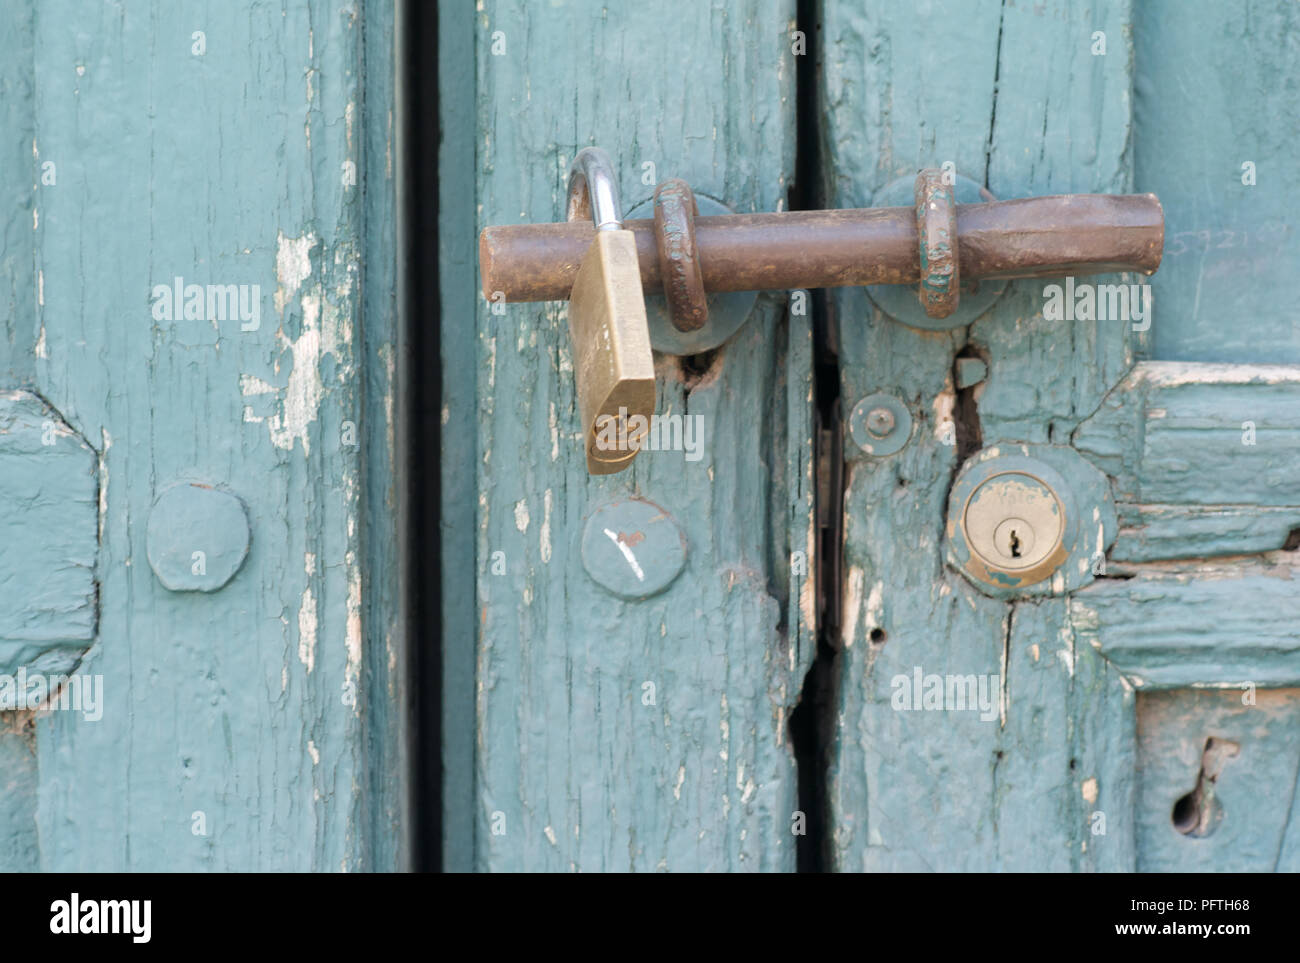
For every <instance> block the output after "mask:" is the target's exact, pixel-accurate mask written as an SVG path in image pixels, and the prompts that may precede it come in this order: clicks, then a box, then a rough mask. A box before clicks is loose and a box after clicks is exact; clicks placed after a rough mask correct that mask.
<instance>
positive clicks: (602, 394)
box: [569, 230, 655, 475]
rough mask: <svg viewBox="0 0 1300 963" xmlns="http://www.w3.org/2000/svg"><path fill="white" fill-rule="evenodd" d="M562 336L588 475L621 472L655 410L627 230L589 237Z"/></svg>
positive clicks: (635, 266) (647, 338) (638, 277)
mask: <svg viewBox="0 0 1300 963" xmlns="http://www.w3.org/2000/svg"><path fill="white" fill-rule="evenodd" d="M569 338H570V343H571V345H572V347H573V368H574V380H575V381H576V382H577V387H578V411H579V414H580V417H581V419H582V421H581V424H582V426H583V434H584V438H585V442H586V450H587V470H588V471H589V472H590V473H591V474H593V475H607V474H612V473H613V472H618V471H622V470H623V469H624V468H626V467H628V465H630V464H631V463H632V459H633V458H634V457H635V456H636V453H637V451H638V450H639V449H640V446H641V443H642V442H643V441H644V439H645V433H646V431H648V429H649V426H650V419H651V418H652V417H653V416H654V408H655V372H654V359H653V357H652V356H651V353H650V328H649V325H648V324H647V322H646V313H645V299H644V297H643V295H642V292H641V268H640V265H639V263H638V262H637V254H636V239H635V237H634V235H633V234H632V232H631V231H625V230H619V231H597V232H596V233H595V237H594V240H593V241H592V243H591V247H590V248H589V249H588V250H587V254H586V256H585V257H583V259H582V264H581V265H580V266H579V267H578V274H577V277H576V278H575V280H574V282H573V291H572V293H571V295H570V297H569ZM636 416H640V417H639V418H638V417H636Z"/></svg>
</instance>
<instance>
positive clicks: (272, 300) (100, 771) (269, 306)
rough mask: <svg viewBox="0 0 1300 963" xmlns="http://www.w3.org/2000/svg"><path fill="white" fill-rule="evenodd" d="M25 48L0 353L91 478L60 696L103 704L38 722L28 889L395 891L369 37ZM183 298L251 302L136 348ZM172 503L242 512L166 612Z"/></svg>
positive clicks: (303, 10)
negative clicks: (182, 491)
mask: <svg viewBox="0 0 1300 963" xmlns="http://www.w3.org/2000/svg"><path fill="white" fill-rule="evenodd" d="M33 30H34V32H33V38H34V41H33V49H34V62H35V72H34V76H35V84H34V115H35V152H36V157H37V159H38V160H41V161H43V160H51V161H54V162H55V163H56V164H57V166H58V180H57V184H56V185H54V186H49V187H43V188H40V189H38V192H37V194H36V201H35V208H36V215H37V217H38V220H37V222H36V223H37V228H36V230H35V232H34V236H35V271H36V278H37V283H36V285H35V287H36V291H37V296H36V298H35V299H34V300H33V301H32V302H31V303H30V304H29V310H28V311H27V312H26V313H25V314H24V315H23V316H22V317H21V318H20V323H21V324H25V325H26V328H25V330H24V331H23V333H22V335H21V336H20V337H19V338H16V339H15V340H17V341H21V340H24V339H26V340H28V341H30V342H31V343H33V344H36V345H38V346H39V349H38V350H36V352H35V358H34V371H35V380H36V383H37V385H38V387H39V390H40V391H41V393H42V394H43V396H44V397H46V398H47V399H49V400H50V402H51V403H52V404H53V405H54V406H55V407H56V408H57V409H58V410H59V411H60V412H62V414H63V415H64V417H66V418H67V419H68V421H69V422H70V423H71V424H73V425H74V426H75V427H76V428H77V429H78V430H79V431H80V432H81V433H82V434H83V435H84V436H85V437H86V438H88V439H89V440H90V441H91V443H92V444H93V445H94V446H96V448H97V449H98V450H99V453H100V457H101V465H102V467H101V474H100V491H101V509H100V511H101V524H102V535H101V549H100V562H99V570H98V572H97V578H98V581H99V587H100V613H99V631H98V640H97V642H96V644H95V645H94V647H93V648H92V649H91V651H90V652H89V654H88V655H87V657H86V658H85V660H84V662H83V669H82V671H84V672H87V673H97V674H102V675H103V676H104V693H105V702H106V705H105V709H104V716H103V720H102V721H100V722H98V723H94V724H91V723H87V722H84V721H82V720H80V719H79V718H78V717H77V716H75V715H74V714H71V713H60V712H56V713H53V714H51V715H49V716H47V717H45V718H42V719H40V720H39V721H38V724H37V732H36V748H37V753H38V758H39V771H40V782H39V805H38V822H39V828H40V841H41V866H42V868H45V869H50V870H107V869H133V870H199V869H207V870H237V869H243V870H247V869H280V870H307V869H316V870H341V869H342V870H346V869H359V868H394V867H398V866H400V865H402V862H403V858H404V857H403V851H404V849H405V846H404V842H403V840H402V834H403V827H402V818H401V811H400V810H401V805H402V799H403V796H404V789H403V785H404V781H405V780H404V771H403V769H404V766H403V762H402V760H401V737H400V725H401V723H400V705H401V702H400V693H399V690H398V688H397V681H396V678H397V673H398V672H399V671H400V666H401V652H402V639H401V637H400V634H399V632H398V627H397V624H396V621H395V618H396V610H395V608H394V606H393V604H392V602H393V598H394V596H395V591H396V588H395V586H396V580H395V571H394V566H395V559H396V555H395V552H396V548H395V544H396V542H395V538H394V522H393V501H392V499H393V494H394V490H393V473H394V466H393V461H392V459H393V454H394V449H393V441H392V431H393V424H392V422H391V415H390V411H391V406H390V402H391V398H392V392H393V390H394V386H393V383H392V377H391V373H392V370H393V369H392V361H393V358H392V345H391V340H392V335H393V331H394V323H395V322H394V317H395V315H394V305H393V301H392V286H393V281H392V269H391V262H392V261H393V259H394V256H395V247H394V237H395V235H394V228H393V224H392V217H393V206H392V205H393V200H392V174H391V168H390V158H391V151H392V149H393V144H392V141H391V137H392V127H391V101H392V84H391V80H390V79H389V78H388V75H389V74H391V70H392V60H391V46H392V40H391V37H392V24H391V13H390V12H389V11H387V10H386V9H385V7H384V5H382V4H375V5H373V6H372V5H370V4H366V5H364V6H363V5H361V4H358V3H347V2H338V0H329V2H326V0H322V2H313V3H310V4H296V5H289V6H286V7H284V8H283V9H281V8H279V7H268V6H263V5H256V4H254V5H248V4H233V5H210V4H190V3H186V4H163V5H153V6H142V5H135V4H129V5H128V4H103V5H96V6H94V7H92V8H89V9H88V8H86V7H85V6H84V5H81V4H77V3H70V2H68V3H64V2H54V3H43V4H41V5H40V6H39V9H38V10H37V11H36V14H35V18H34V27H33ZM195 31H202V32H203V34H204V42H205V44H206V49H205V50H203V51H202V52H196V51H195V48H194V44H195V43H196V38H195V37H194V33H195ZM367 78H370V79H371V80H372V81H373V83H368V81H367ZM347 163H352V164H355V165H356V168H357V172H356V176H355V178H350V177H349V176H348V171H347V168H346V167H345V164H347ZM29 216H31V215H30V212H29ZM176 276H182V277H184V278H185V281H186V283H197V284H208V283H214V284H250V285H251V284H257V285H259V286H260V292H261V301H260V304H261V324H260V327H258V328H257V329H256V330H241V325H240V323H239V321H238V320H235V321H234V322H230V321H207V320H188V321H187V320H183V319H180V320H168V319H159V318H157V317H156V316H155V315H154V313H153V311H152V297H151V295H152V290H153V286H154V285H156V284H160V283H161V284H168V283H171V279H172V278H174V277H176ZM177 480H185V481H194V482H200V483H203V484H210V485H214V486H217V487H219V488H223V489H226V490H228V491H230V492H233V493H234V494H236V495H238V496H239V497H240V498H241V499H242V500H243V502H244V504H245V506H246V508H247V511H248V515H249V519H250V523H251V528H252V544H251V549H250V552H249V556H248V559H247V560H246V562H245V563H244V567H243V569H242V570H241V571H240V572H239V574H238V575H237V576H236V577H235V578H234V580H233V581H232V582H231V583H230V584H229V585H227V586H226V587H225V588H224V589H222V590H221V591H219V592H216V593H214V594H198V593H172V592H168V591H167V590H165V589H164V588H163V587H162V586H161V585H160V584H159V583H158V582H157V580H156V579H155V578H154V576H153V574H152V572H151V571H150V568H149V564H148V561H147V560H146V558H145V551H144V531H145V525H146V522H147V520H148V518H149V512H150V506H151V504H152V502H153V499H154V497H155V496H156V494H157V493H158V492H159V491H160V490H161V489H162V488H164V487H166V486H167V485H169V484H171V483H173V482H174V481H177ZM200 813H201V814H202V817H200V816H198V815H197V814H200ZM200 822H205V823H206V835H204V834H199V833H197V830H198V829H199V828H200Z"/></svg>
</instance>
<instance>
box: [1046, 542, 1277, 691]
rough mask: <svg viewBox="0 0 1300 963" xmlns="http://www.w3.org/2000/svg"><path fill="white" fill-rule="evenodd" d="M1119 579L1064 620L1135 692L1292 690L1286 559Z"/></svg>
mask: <svg viewBox="0 0 1300 963" xmlns="http://www.w3.org/2000/svg"><path fill="white" fill-rule="evenodd" d="M1121 572H1123V573H1133V574H1131V576H1130V577H1127V578H1119V579H1115V578H1107V579H1100V580H1098V581H1097V582H1095V583H1093V584H1092V585H1090V586H1088V587H1087V588H1085V589H1083V590H1082V591H1080V592H1077V593H1075V595H1074V597H1073V599H1072V600H1071V618H1072V620H1073V623H1074V627H1075V632H1076V633H1077V634H1078V636H1079V638H1080V639H1081V640H1082V641H1083V642H1084V643H1086V644H1088V645H1091V646H1093V647H1094V648H1096V649H1098V650H1099V651H1100V652H1101V653H1102V655H1104V656H1105V657H1106V658H1107V659H1108V660H1109V661H1110V662H1111V663H1112V664H1113V665H1114V666H1115V667H1116V668H1117V669H1119V671H1121V672H1123V673H1124V674H1125V675H1126V676H1128V677H1129V679H1130V680H1131V681H1132V683H1133V685H1135V686H1138V687H1139V688H1158V689H1169V688H1179V687H1183V686H1240V685H1242V684H1245V683H1254V684H1255V685H1258V686H1281V685H1300V628H1298V627H1297V621H1296V601H1295V600H1296V594H1297V589H1296V586H1297V578H1300V567H1298V566H1297V565H1296V562H1295V559H1294V558H1293V557H1292V556H1291V553H1289V552H1277V553H1272V554H1271V555H1266V556H1263V557H1261V558H1252V559H1232V560H1224V561H1222V562H1219V563H1217V564H1215V563H1206V562H1188V563H1185V564H1183V565H1143V566H1134V567H1132V568H1131V569H1129V568H1125V569H1121Z"/></svg>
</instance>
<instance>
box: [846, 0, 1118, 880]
mask: <svg viewBox="0 0 1300 963" xmlns="http://www.w3.org/2000/svg"><path fill="white" fill-rule="evenodd" d="M825 9H826V23H825V44H826V48H825V60H826V67H825V89H824V91H823V95H822V96H823V103H824V104H825V106H826V110H827V114H826V116H827V123H828V125H829V130H828V136H827V143H828V145H829V152H828V164H829V171H828V173H829V175H830V184H831V187H832V192H831V193H832V196H831V201H832V204H833V205H834V206H839V207H849V206H865V205H868V204H870V202H871V198H872V195H873V193H874V192H875V191H876V190H877V189H879V188H880V187H882V186H883V185H885V184H887V183H889V182H890V181H892V180H894V179H895V178H897V177H901V176H910V175H912V174H914V173H915V172H916V170H917V169H918V168H920V167H939V166H941V165H942V164H944V163H945V162H948V161H951V162H952V163H954V164H955V165H956V170H957V172H958V173H961V174H964V175H966V176H968V177H970V178H972V179H973V180H975V181H977V182H983V183H985V184H986V185H987V186H988V187H989V189H991V190H992V192H993V193H994V194H995V195H997V196H999V197H1003V198H1011V197H1021V196H1026V195H1031V194H1049V193H1057V192H1067V191H1122V190H1123V189H1125V187H1126V186H1127V184H1128V178H1129V173H1128V171H1129V163H1130V162H1129V158H1128V153H1127V147H1128V141H1129V135H1130V119H1129V100H1130V98H1129V75H1128V65H1129V62H1130V59H1129V53H1128V47H1127V44H1128V40H1127V39H1126V38H1127V36H1128V30H1129V18H1128V8H1127V5H1126V4H1115V5H1108V6H1106V7H1104V8H1100V9H1098V8H1095V7H1094V6H1092V5H1086V4H1082V3H1069V2H1064V3H1051V4H1029V3H1014V2H1011V0H1007V2H1006V3H1005V4H999V3H996V2H989V3H971V4H962V5H957V6H952V5H947V4H942V5H941V4H937V3H922V4H920V5H919V7H917V8H916V9H904V8H901V7H900V8H897V9H895V8H893V7H891V6H886V5H871V6H870V7H869V8H868V9H867V10H863V9H862V8H861V5H860V4H856V3H851V2H848V0H828V2H827V3H826V5H825ZM1095 30H1104V31H1105V32H1106V35H1107V38H1108V42H1109V52H1108V53H1107V55H1106V56H1104V57H1093V56H1092V55H1091V54H1090V45H1091V35H1092V33H1093V31H1095ZM956 51H960V55H957V54H956ZM834 304H835V308H836V317H837V322H838V326H839V332H840V339H841V344H842V348H841V383H842V391H843V399H844V406H845V410H846V411H848V410H849V409H850V408H851V407H852V406H853V405H854V404H855V403H856V401H857V400H858V399H859V398H862V397H863V396H865V395H867V394H871V393H874V392H880V391H884V392H889V393H892V394H895V395H897V396H898V397H900V398H901V399H902V400H903V401H904V402H905V403H907V404H908V405H909V406H910V407H911V408H912V411H913V415H914V417H915V418H916V420H917V428H916V430H915V432H914V435H913V438H912V441H911V442H910V444H909V445H908V446H907V447H906V448H905V449H903V451H902V452H900V453H899V454H897V455H895V456H893V457H889V458H883V459H874V460H873V459H871V458H868V457H865V456H863V455H862V454H861V453H860V452H858V451H857V450H856V449H853V448H852V446H849V449H850V450H849V451H848V456H847V457H848V482H847V491H846V494H845V499H846V500H845V508H846V518H847V526H846V533H845V545H844V552H845V578H846V584H845V612H844V619H843V625H844V629H843V633H844V634H843V638H842V640H841V654H840V661H841V670H842V671H841V675H842V682H841V686H840V692H839V700H838V713H837V723H838V725H837V740H836V744H835V746H834V747H833V751H832V763H831V770H830V779H831V783H830V787H829V791H830V797H831V800H832V809H833V811H832V816H831V818H832V822H833V825H834V827H835V828H834V840H833V851H834V856H835V860H836V865H837V868H839V869H842V870H872V871H879V870H899V869H907V870H917V869H930V870H986V871H987V870H990V869H1029V868H1034V869H1044V868H1052V869H1071V868H1084V867H1088V866H1109V867H1111V868H1120V867H1123V866H1125V865H1131V863H1132V859H1133V845H1132V839H1133V832H1132V827H1131V825H1128V826H1126V825H1125V820H1130V821H1131V806H1130V800H1131V796H1132V779H1133V774H1132V768H1131V766H1129V767H1128V768H1127V769H1125V768H1124V766H1125V763H1126V760H1128V759H1131V758H1132V750H1131V740H1132V736H1131V731H1130V730H1131V725H1130V728H1129V730H1125V728H1124V727H1125V725H1126V722H1125V714H1124V708H1125V706H1126V705H1128V706H1131V700H1128V699H1127V696H1126V694H1125V692H1124V689H1123V686H1122V683H1121V681H1120V679H1119V677H1118V674H1117V673H1115V672H1113V671H1108V670H1107V668H1106V666H1105V664H1104V662H1102V660H1101V659H1100V657H1099V656H1097V655H1096V653H1095V652H1092V651H1091V650H1088V651H1080V650H1079V648H1078V647H1077V646H1075V645H1074V643H1073V640H1072V638H1071V634H1070V629H1069V623H1068V618H1067V609H1066V607H1065V605H1064V603H1063V602H1061V601H1060V600H1042V601H1035V602H1025V603H1016V604H1006V603H1002V602H996V601H994V600H992V599H989V598H987V597H985V596H983V595H981V594H980V593H978V592H976V591H975V590H974V589H973V588H972V587H971V586H970V584H969V583H967V582H966V581H965V580H964V579H963V578H962V577H960V576H958V575H956V574H955V573H953V572H951V571H949V570H947V569H946V568H945V567H944V564H943V560H942V558H943V556H942V552H943V524H944V520H945V515H946V500H947V496H948V490H949V487H950V485H951V482H952V478H953V474H954V472H955V471H956V470H957V468H959V467H960V466H959V463H958V460H957V457H956V448H957V446H956V445H949V444H945V443H944V438H943V434H944V432H943V422H944V421H945V420H948V419H951V418H953V416H954V404H955V402H956V393H955V388H954V384H953V379H952V366H953V361H954V357H955V355H956V353H957V352H958V351H959V350H960V349H962V348H963V347H964V346H967V345H974V346H977V347H978V348H979V350H981V351H982V352H983V353H985V354H987V356H988V357H989V361H990V364H989V374H988V378H987V381H986V383H985V384H984V385H982V386H981V387H978V388H976V389H974V392H973V395H972V400H973V401H974V409H975V412H976V414H975V416H974V417H968V418H967V419H966V420H964V421H963V422H962V423H961V424H960V425H958V426H957V428H956V431H957V438H956V440H957V442H958V444H972V445H973V444H974V443H975V441H976V440H977V439H976V435H975V433H976V431H977V430H978V431H980V432H981V434H982V439H981V440H982V443H983V444H984V445H988V444H991V443H993V442H997V441H1024V442H1038V443H1052V442H1055V443H1057V444H1061V443H1064V442H1065V441H1066V440H1067V438H1068V430H1069V428H1070V427H1071V426H1072V425H1073V424H1074V423H1076V422H1077V420H1078V419H1079V418H1081V417H1082V416H1084V415H1086V414H1087V413H1089V412H1090V411H1091V410H1092V409H1093V408H1095V407H1096V405H1097V404H1098V403H1099V402H1100V400H1101V397H1102V396H1103V394H1104V392H1105V391H1106V390H1107V389H1108V388H1109V387H1110V385H1111V384H1113V383H1114V382H1115V381H1116V380H1118V379H1119V377H1121V376H1122V374H1123V373H1124V370H1125V368H1126V367H1127V366H1128V364H1129V363H1131V360H1132V348H1131V346H1130V345H1129V344H1128V342H1127V340H1126V338H1127V335H1126V334H1125V333H1124V332H1123V331H1122V330H1121V328H1120V327H1118V326H1114V325H1112V326H1111V327H1109V328H1104V327H1103V326H1101V325H1090V324H1086V323H1078V324H1075V325H1073V326H1072V327H1070V328H1069V329H1068V330H1063V329H1062V326H1061V325H1054V324H1049V323H1045V322H1044V321H1043V319H1042V317H1041V311H1040V310H1039V307H1040V305H1041V286H1035V284H1033V283H1028V282H1026V283H1020V284H1012V285H1011V286H1010V288H1009V289H1008V291H1007V292H1006V294H1005V295H1004V296H1003V297H1002V299H1001V300H1000V301H999V302H998V303H997V304H996V305H995V306H994V307H993V309H991V310H990V311H989V312H988V313H987V314H985V315H984V316H983V317H981V318H980V319H978V320H977V321H976V322H975V323H974V324H973V325H971V326H970V328H968V329H959V330H957V331H953V332H924V331H919V330H916V329H913V328H909V327H907V326H905V325H903V324H899V323H898V322H896V321H894V320H891V319H890V318H888V317H885V316H883V315H882V314H881V313H880V311H879V310H878V309H876V308H875V307H874V306H873V305H872V303H871V302H870V301H869V300H868V299H867V297H866V295H865V293H864V292H862V291H857V290H846V291H840V292H837V293H836V295H835V297H834ZM917 668H920V669H921V671H922V673H923V674H932V673H933V674H938V675H958V676H969V675H973V676H976V677H979V676H984V677H989V678H993V679H996V685H997V687H998V689H999V692H998V698H999V706H998V715H997V718H994V719H992V720H991V721H981V719H980V714H979V713H977V712H971V711H964V712H955V711H947V712H945V711H911V710H908V711H901V710H898V709H896V708H895V706H894V703H893V695H894V692H895V691H896V690H895V686H894V685H893V684H892V680H893V679H894V678H895V677H896V676H905V677H910V676H911V675H912V674H913V673H914V672H915V671H916V669H917ZM1100 742H1108V743H1113V745H1110V746H1109V748H1110V749H1111V750H1112V751H1110V752H1108V753H1107V755H1106V757H1105V759H1101V758H1098V754H1097V752H1096V745H1097V744H1098V743H1100ZM1090 780H1094V781H1096V782H1097V783H1099V784H1100V785H1101V790H1100V792H1101V796H1100V799H1101V802H1099V803H1096V805H1094V804H1093V802H1089V797H1092V796H1093V791H1092V783H1091V782H1089V781H1090ZM1094 802H1095V798H1094ZM1102 804H1104V805H1105V806H1106V808H1107V809H1108V811H1109V812H1110V816H1111V824H1110V827H1108V833H1109V835H1108V836H1106V837H1103V842H1102V843H1101V844H1100V845H1098V844H1097V843H1095V842H1092V841H1091V837H1089V836H1088V832H1089V824H1088V821H1087V817H1088V815H1089V814H1090V812H1091V811H1092V809H1095V808H1097V806H1101V805H1102ZM1125 807H1129V809H1128V810H1126V808H1125Z"/></svg>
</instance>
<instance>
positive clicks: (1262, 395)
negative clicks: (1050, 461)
mask: <svg viewBox="0 0 1300 963" xmlns="http://www.w3.org/2000/svg"><path fill="white" fill-rule="evenodd" d="M1073 440H1074V444H1075V446H1076V447H1077V448H1078V449H1079V450H1080V451H1081V452H1083V454H1084V455H1086V456H1087V457H1088V458H1089V459H1090V460H1091V461H1092V462H1093V463H1094V464H1096V465H1097V466H1098V467H1099V468H1101V469H1102V470H1103V471H1105V472H1106V473H1107V474H1108V475H1110V476H1111V478H1112V479H1113V481H1114V489H1115V494H1116V499H1117V500H1118V502H1119V512H1120V518H1121V523H1122V524H1121V530H1120V534H1119V537H1118V539H1117V540H1116V544H1115V547H1114V549H1113V550H1112V552H1111V557H1112V558H1114V559H1116V560H1120V561H1129V562H1142V561H1153V560H1160V559H1170V558H1195V557H1212V556H1216V555H1241V554H1245V553H1249V552H1261V551H1269V550H1272V549H1278V548H1281V547H1282V546H1283V545H1284V544H1285V543H1286V541H1287V538H1288V537H1289V534H1290V532H1291V531H1292V529H1294V528H1295V527H1296V526H1297V525H1298V524H1300V486H1297V485H1296V483H1295V479H1296V477H1298V475H1300V367H1297V366H1293V365H1221V364H1198V363H1191V362H1144V363H1141V364H1138V365H1136V366H1135V367H1134V368H1133V370H1132V371H1131V372H1130V373H1129V375H1128V376H1127V377H1126V378H1125V379H1124V381H1123V383H1122V384H1120V385H1119V386H1118V387H1117V388H1116V389H1115V390H1114V391H1113V392H1112V393H1111V394H1110V395H1109V396H1108V397H1107V398H1106V400H1105V402H1104V403H1103V404H1102V405H1101V407H1100V408H1099V409H1098V410H1097V412H1096V413H1095V414H1094V415H1092V417H1090V418H1089V419H1088V420H1087V421H1085V422H1084V423H1083V424H1082V425H1080V426H1079V428H1078V429H1077V430H1076V431H1075V433H1074V439H1073Z"/></svg>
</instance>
